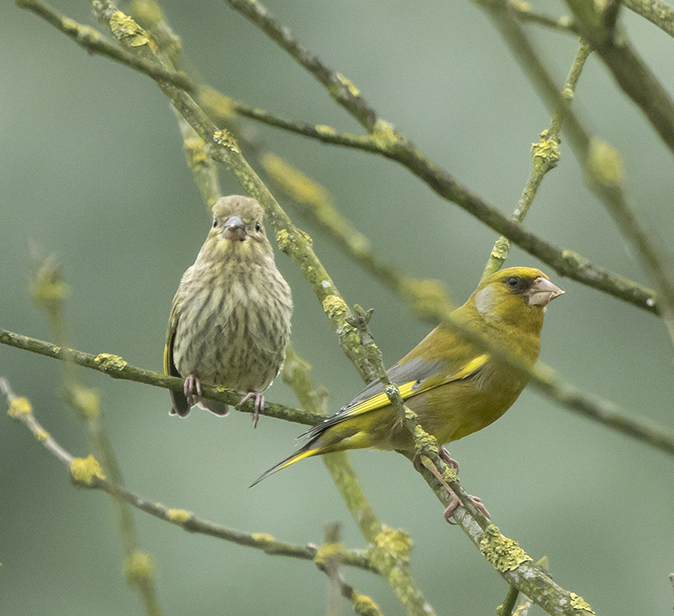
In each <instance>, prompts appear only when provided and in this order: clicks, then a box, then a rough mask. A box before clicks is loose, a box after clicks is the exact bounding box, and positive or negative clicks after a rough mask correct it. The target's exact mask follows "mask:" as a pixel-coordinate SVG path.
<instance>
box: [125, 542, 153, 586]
mask: <svg viewBox="0 0 674 616" xmlns="http://www.w3.org/2000/svg"><path fill="white" fill-rule="evenodd" d="M124 573H126V579H127V582H129V584H138V583H139V582H144V581H147V580H151V579H152V578H153V577H154V564H153V563H152V559H151V558H150V555H149V554H147V553H146V552H140V551H138V550H136V551H135V552H134V553H133V554H131V556H129V557H128V558H127V559H126V562H125V563H124Z"/></svg>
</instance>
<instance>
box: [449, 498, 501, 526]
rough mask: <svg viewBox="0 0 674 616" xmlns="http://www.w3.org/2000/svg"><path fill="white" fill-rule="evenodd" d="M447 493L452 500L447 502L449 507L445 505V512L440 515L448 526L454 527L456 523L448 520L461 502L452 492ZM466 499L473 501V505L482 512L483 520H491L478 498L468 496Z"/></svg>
mask: <svg viewBox="0 0 674 616" xmlns="http://www.w3.org/2000/svg"><path fill="white" fill-rule="evenodd" d="M449 493H450V494H451V496H452V498H451V500H450V501H449V505H447V508H446V509H445V512H444V513H443V514H442V515H443V516H444V518H445V520H446V521H447V523H448V524H451V525H452V526H454V525H456V522H453V521H452V520H450V518H451V517H452V516H453V515H454V512H455V511H456V510H457V509H458V508H459V507H460V506H461V500H459V497H458V496H457V495H456V493H455V492H454V491H453V490H450V492H449ZM468 498H470V500H471V501H473V504H474V505H475V506H476V507H477V508H478V509H479V510H480V511H481V512H482V515H484V517H485V518H487V519H488V520H490V519H491V516H490V515H489V512H488V511H487V508H486V507H485V506H484V504H483V503H482V501H481V500H480V498H479V497H478V496H473V495H472V494H469V495H468Z"/></svg>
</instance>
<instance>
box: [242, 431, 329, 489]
mask: <svg viewBox="0 0 674 616" xmlns="http://www.w3.org/2000/svg"><path fill="white" fill-rule="evenodd" d="M317 440H318V439H314V440H312V441H309V442H308V443H307V444H306V445H304V447H302V448H301V449H298V450H297V451H296V452H295V453H294V454H292V455H290V456H288V457H287V458H286V459H285V460H281V461H280V462H279V463H278V464H276V465H275V466H272V467H271V468H270V469H269V470H268V471H265V472H264V473H262V475H260V476H259V477H258V478H257V479H256V480H255V481H254V482H253V483H251V484H250V486H248V487H249V488H252V487H253V486H254V485H256V484H258V483H260V481H262V480H263V479H266V478H267V477H269V475H273V474H274V473H276V472H278V471H280V470H281V469H284V468H285V467H286V466H290V465H291V464H295V462H299V461H300V460H304V459H305V458H310V457H311V456H316V455H319V454H321V453H326V449H325V447H323V446H321V445H320V444H318V443H317V442H316V441H317Z"/></svg>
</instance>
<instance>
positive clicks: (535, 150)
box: [531, 130, 559, 162]
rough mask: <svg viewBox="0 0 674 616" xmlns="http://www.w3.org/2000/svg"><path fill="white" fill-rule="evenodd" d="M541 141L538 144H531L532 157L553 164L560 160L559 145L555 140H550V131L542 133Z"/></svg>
mask: <svg viewBox="0 0 674 616" xmlns="http://www.w3.org/2000/svg"><path fill="white" fill-rule="evenodd" d="M540 136H541V140H540V141H539V142H538V143H532V144H531V155H532V156H533V157H534V158H536V157H538V158H543V159H545V160H549V161H551V162H557V161H558V160H559V144H558V143H557V141H556V140H555V139H549V138H548V131H547V130H544V131H543V132H542V133H541V135H540Z"/></svg>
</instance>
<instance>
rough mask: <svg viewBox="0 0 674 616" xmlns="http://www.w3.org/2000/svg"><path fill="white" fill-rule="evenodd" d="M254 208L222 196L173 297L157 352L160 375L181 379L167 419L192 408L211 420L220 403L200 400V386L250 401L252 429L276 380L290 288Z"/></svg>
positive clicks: (220, 410)
mask: <svg viewBox="0 0 674 616" xmlns="http://www.w3.org/2000/svg"><path fill="white" fill-rule="evenodd" d="M263 216H264V212H263V210H262V207H261V206H260V204H259V203H258V202H257V201H256V200H255V199H251V198H249V197H242V196H239V195H231V196H229V197H222V198H221V199H219V200H218V201H217V203H216V204H215V205H214V206H213V225H212V227H211V230H210V232H209V233H208V237H207V238H206V241H205V242H204V245H203V246H202V247H201V250H200V251H199V254H198V256H197V260H196V261H195V262H194V264H193V265H192V266H191V267H189V268H188V269H187V271H186V272H185V274H184V275H183V277H182V280H181V281H180V285H179V286H178V291H177V292H176V294H175V297H174V298H173V305H172V307H171V316H170V317H169V324H168V331H167V333H166V348H165V349H164V372H165V373H166V374H168V375H172V376H180V377H183V378H184V379H185V387H184V390H183V391H182V392H177V391H171V399H172V401H173V408H172V409H171V414H177V415H180V416H181V417H185V416H186V415H187V414H188V413H189V412H190V408H191V407H192V406H193V405H194V404H196V403H197V402H199V403H200V404H201V405H203V406H204V407H206V408H207V409H208V410H210V411H212V412H213V413H215V414H217V415H225V414H226V413H227V410H228V409H227V405H226V404H222V403H220V402H215V401H214V400H205V399H202V398H200V394H201V381H203V382H205V383H209V384H211V385H216V386H221V387H227V388H228V389H235V390H237V391H240V392H245V393H246V396H245V397H244V398H243V399H242V400H241V404H243V403H244V402H245V401H246V400H248V399H249V398H253V399H254V400H255V413H254V414H253V420H254V422H255V425H257V420H258V417H259V411H260V409H261V408H262V407H263V406H264V396H263V394H262V392H263V391H264V390H265V389H266V388H267V387H269V385H270V384H271V382H272V381H273V380H274V379H275V378H276V375H277V374H278V372H279V370H280V368H281V364H282V363H283V359H284V356H285V348H286V345H287V343H288V338H289V336H290V318H291V316H292V312H293V302H292V298H291V294H290V287H289V286H288V283H287V282H286V281H285V279H284V278H283V276H281V273H280V272H279V271H278V269H276V264H275V262H274V252H273V250H272V247H271V244H270V243H269V240H268V239H267V235H266V234H265V230H264V227H263V226H262V219H263Z"/></svg>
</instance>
